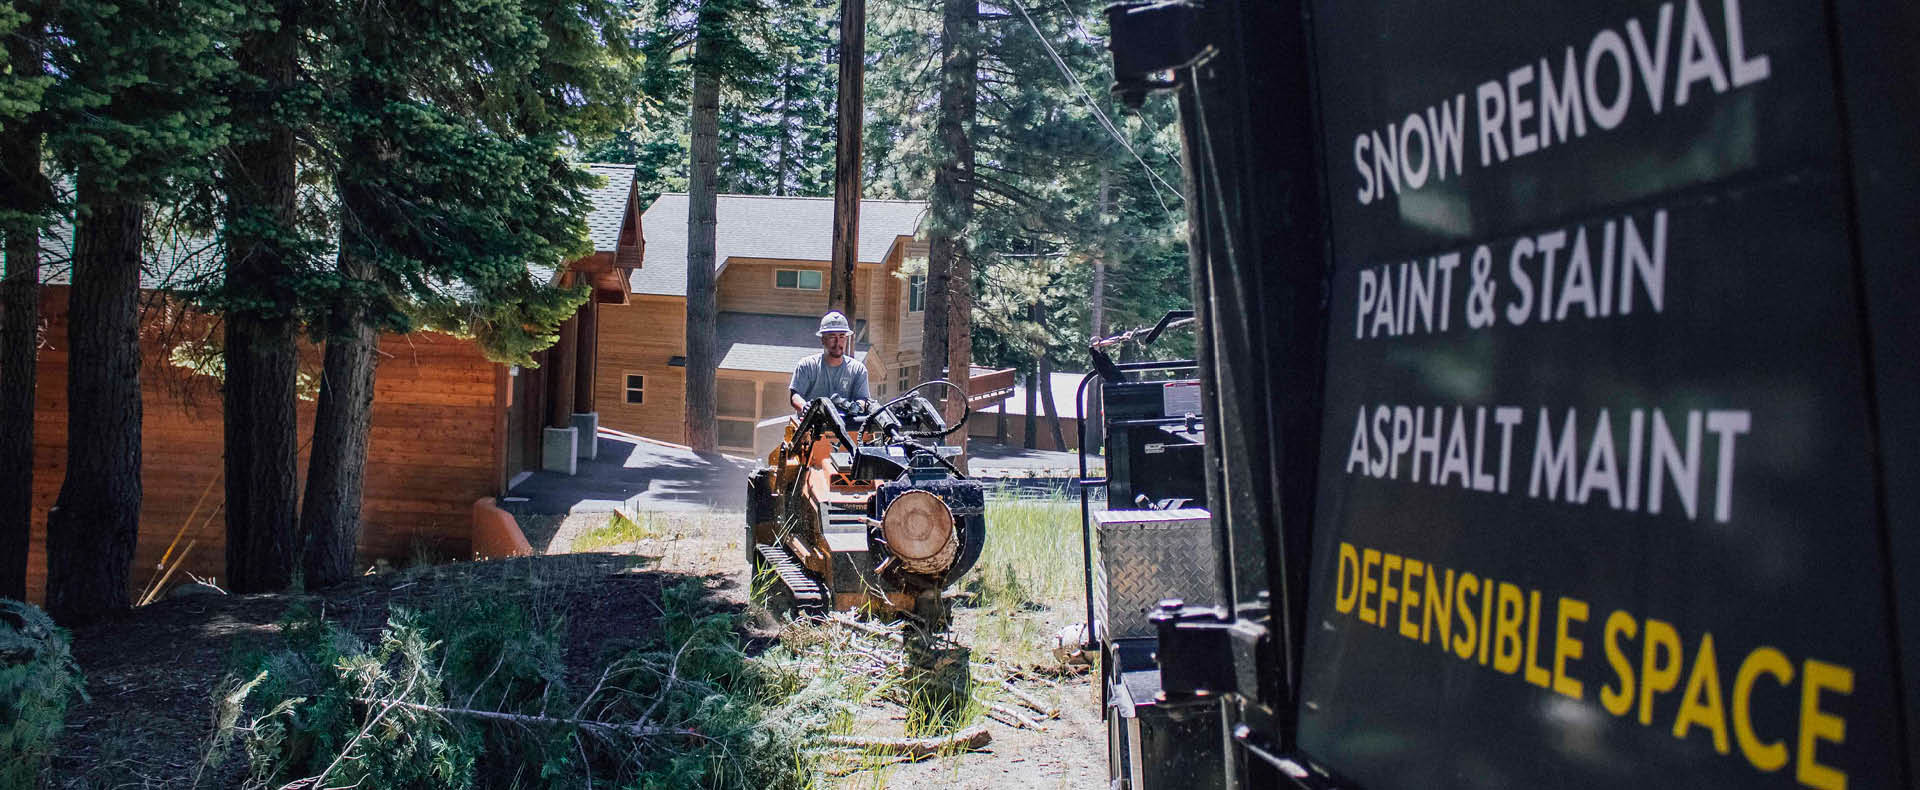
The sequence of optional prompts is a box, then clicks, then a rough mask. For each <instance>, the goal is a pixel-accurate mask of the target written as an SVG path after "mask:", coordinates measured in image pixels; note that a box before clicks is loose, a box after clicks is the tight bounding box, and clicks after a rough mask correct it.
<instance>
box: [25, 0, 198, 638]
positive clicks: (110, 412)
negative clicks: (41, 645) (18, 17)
mask: <svg viewBox="0 0 1920 790" xmlns="http://www.w3.org/2000/svg"><path fill="white" fill-rule="evenodd" d="M234 17H235V10H234V9H233V8H232V7H231V6H229V5H227V4H226V3H224V2H221V0H111V1H110V2H108V1H105V0H65V2H62V3H61V4H59V6H58V7H57V9H56V10H55V12H54V13H53V14H52V15H51V18H50V30H51V32H52V34H53V39H52V40H55V41H58V42H60V44H59V46H58V48H56V49H54V50H53V51H51V52H50V55H51V56H52V61H53V63H54V64H55V70H56V71H57V73H59V74H60V75H61V79H60V80H59V81H58V82H56V83H54V84H53V85H51V86H49V88H48V94H47V104H48V107H49V109H50V110H51V112H52V113H53V114H54V116H55V119H54V121H53V122H52V123H51V124H50V125H49V127H48V128H49V135H48V146H49V147H50V148H51V149H52V151H53V152H54V154H55V156H56V157H57V158H58V159H59V160H60V161H61V162H62V163H63V164H65V165H66V166H67V167H70V168H72V169H73V170H74V171H75V172H76V173H77V183H78V209H77V212H76V223H75V250H74V261H73V279H72V286H71V291H70V293H71V297H70V299H71V301H70V305H69V309H68V341H67V342H68V347H69V357H68V359H69V363H68V364H69V373H68V379H67V410H68V411H67V425H68V435H69V436H72V437H75V438H76V439H78V438H80V437H85V440H84V441H71V442H68V443H67V463H66V479H65V481H64V482H63V483H62V484H61V487H60V494H59V497H58V499H57V501H56V502H55V503H54V507H53V509H52V510H51V511H49V512H48V514H47V610H48V611H49V612H50V613H52V614H53V615H54V616H55V617H56V618H59V619H61V620H62V621H63V622H67V623H73V622H81V621H85V620H89V619H92V618H94V617H97V616H99V615H101V614H104V613H107V612H110V611H114V610H117V609H124V608H126V606H127V592H128V572H129V567H128V565H129V563H130V562H131V560H132V559H133V548H134V544H135V542H136V540H137V538H138V534H139V532H138V530H139V518H140V499H141V486H140V414H141V397H140V351H139V347H138V345H137V336H138V325H137V324H138V319H139V316H138V313H137V298H138V293H139V288H140V248H141V241H142V236H143V219H144V218H145V216H146V209H147V204H148V202H149V201H150V200H154V199H156V198H162V197H164V196H166V195H168V194H169V193H170V192H172V191H174V190H177V189H178V188H179V186H180V185H181V184H182V183H183V182H190V181H194V180H198V179H203V178H205V177H206V175H207V173H206V170H207V167H206V163H207V161H208V160H209V155H210V154H211V153H212V152H213V150H215V149H216V148H217V147H218V146H220V145H221V144H223V143H224V142H225V136H226V125H225V121H224V114H225V105H224V102H222V101H221V100H220V99H219V98H218V95H217V93H216V92H215V90H214V84H215V82H216V80H218V79H219V78H220V77H221V74H222V72H223V71H224V70H225V69H226V63H225V62H224V61H223V60H222V59H220V58H219V57H217V47H216V39H217V36H218V35H219V34H220V32H221V31H223V30H226V29H228V26H229V25H230V24H231V22H232V20H233V19H234Z"/></svg>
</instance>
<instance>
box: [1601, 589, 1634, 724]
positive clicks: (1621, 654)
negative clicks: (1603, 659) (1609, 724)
mask: <svg viewBox="0 0 1920 790" xmlns="http://www.w3.org/2000/svg"><path fill="white" fill-rule="evenodd" d="M1639 633H1640V624H1639V623H1637V622H1635V621H1634V619H1633V615H1630V614H1627V613H1626V612H1623V611H1620V610H1618V609H1615V610H1614V611H1613V614H1610V615H1607V626H1606V633H1605V636H1603V637H1602V638H1601V640H1600V641H1601V644H1602V646H1603V647H1605V648H1606V650H1607V663H1608V664H1609V665H1611V666H1612V667H1613V674H1614V676H1616V677H1618V678H1619V679H1620V685H1619V686H1618V687H1615V686H1614V685H1613V684H1610V683H1609V684H1602V685H1601V686H1600V707H1603V708H1606V709H1607V712H1608V713H1611V714H1613V715H1615V716H1625V715H1627V711H1630V710H1633V664H1632V663H1631V662H1629V661H1628V660H1627V654H1626V652H1625V651H1623V650H1621V649H1620V636H1621V635H1622V634H1625V635H1626V637H1627V638H1628V639H1632V638H1634V636H1635V635H1637V634H1639Z"/></svg>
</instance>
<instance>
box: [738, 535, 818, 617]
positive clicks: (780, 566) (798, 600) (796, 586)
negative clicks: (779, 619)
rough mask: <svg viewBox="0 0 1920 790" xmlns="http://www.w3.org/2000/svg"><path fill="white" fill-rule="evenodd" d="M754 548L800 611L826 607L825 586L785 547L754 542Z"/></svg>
mask: <svg viewBox="0 0 1920 790" xmlns="http://www.w3.org/2000/svg"><path fill="white" fill-rule="evenodd" d="M754 549H755V550H757V551H759V552H760V558H761V559H764V560H766V561H767V566H768V567H770V568H772V569H773V573H774V575H775V576H777V577H779V579H780V584H781V586H783V587H786V588H787V592H788V593H789V594H791V595H792V596H793V602H794V605H795V606H796V607H798V608H799V609H801V610H802V611H815V610H824V609H825V608H826V606H827V588H825V587H822V586H821V585H820V582H818V581H816V580H815V579H814V578H813V575H812V574H809V573H807V570H806V568H803V567H801V566H800V563H799V561H797V560H795V559H794V558H793V555H792V554H790V553H788V551H787V550H786V549H785V548H782V547H780V546H770V545H767V544H765V543H760V544H755V545H754Z"/></svg>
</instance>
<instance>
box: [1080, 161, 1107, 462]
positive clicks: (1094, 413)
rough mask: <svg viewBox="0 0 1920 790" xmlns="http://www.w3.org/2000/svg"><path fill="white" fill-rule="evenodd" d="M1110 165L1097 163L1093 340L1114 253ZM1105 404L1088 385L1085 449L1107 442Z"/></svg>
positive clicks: (1099, 328)
mask: <svg viewBox="0 0 1920 790" xmlns="http://www.w3.org/2000/svg"><path fill="white" fill-rule="evenodd" d="M1110 181H1111V178H1110V168H1109V167H1108V166H1107V163H1106V162H1105V161H1104V160H1103V161H1101V163H1100V190H1099V192H1098V193H1097V197H1096V203H1095V205H1096V206H1098V212H1097V214H1096V216H1097V217H1098V220H1097V221H1098V222H1099V223H1100V234H1099V242H1098V245H1097V246H1096V247H1094V252H1093V309H1092V315H1091V316H1090V318H1091V319H1092V320H1091V321H1089V322H1088V323H1089V324H1091V326H1089V328H1088V329H1089V333H1090V334H1091V335H1092V338H1093V339H1094V340H1098V339H1100V338H1103V337H1106V336H1107V262H1108V261H1109V260H1111V259H1112V257H1113V245H1112V244H1111V243H1110V235H1109V228H1110V227H1111V226H1110V225H1109V224H1108V217H1109V216H1111V210H1112V200H1113V185H1112V183H1110ZM1105 426H1106V407H1105V401H1104V400H1102V398H1101V392H1100V386H1099V384H1098V383H1095V384H1094V385H1093V386H1090V387H1088V388H1087V404H1086V415H1085V423H1084V427H1085V430H1084V431H1082V432H1081V433H1082V434H1084V435H1085V436H1086V437H1087V452H1090V453H1091V452H1096V451H1098V450H1100V449H1101V448H1102V447H1104V446H1105V445H1106V427H1105Z"/></svg>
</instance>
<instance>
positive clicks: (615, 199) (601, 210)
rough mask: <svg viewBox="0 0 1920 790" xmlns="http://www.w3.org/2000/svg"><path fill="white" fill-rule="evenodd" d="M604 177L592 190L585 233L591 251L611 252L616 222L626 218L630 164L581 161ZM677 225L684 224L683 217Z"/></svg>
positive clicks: (617, 234)
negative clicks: (600, 184)
mask: <svg viewBox="0 0 1920 790" xmlns="http://www.w3.org/2000/svg"><path fill="white" fill-rule="evenodd" d="M580 166H581V167H584V168H586V169H587V170H589V171H591V172H592V173H593V174H594V175H596V176H600V177H601V178H604V179H606V180H607V183H606V185H605V186H602V187H600V188H598V189H595V190H593V191H592V194H591V195H590V198H591V199H592V200H593V210H592V211H591V212H589V213H588V214H587V236H588V237H590V238H592V239H593V249H594V251H595V252H613V251H614V248H615V247H617V246H619V244H620V225H621V224H622V223H623V222H624V221H625V220H626V218H627V198H628V196H629V195H632V194H633V165H616V164H604V163H600V162H583V163H581V165H580ZM681 224H683V225H684V224H686V223H685V220H684V218H683V219H682V221H681Z"/></svg>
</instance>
